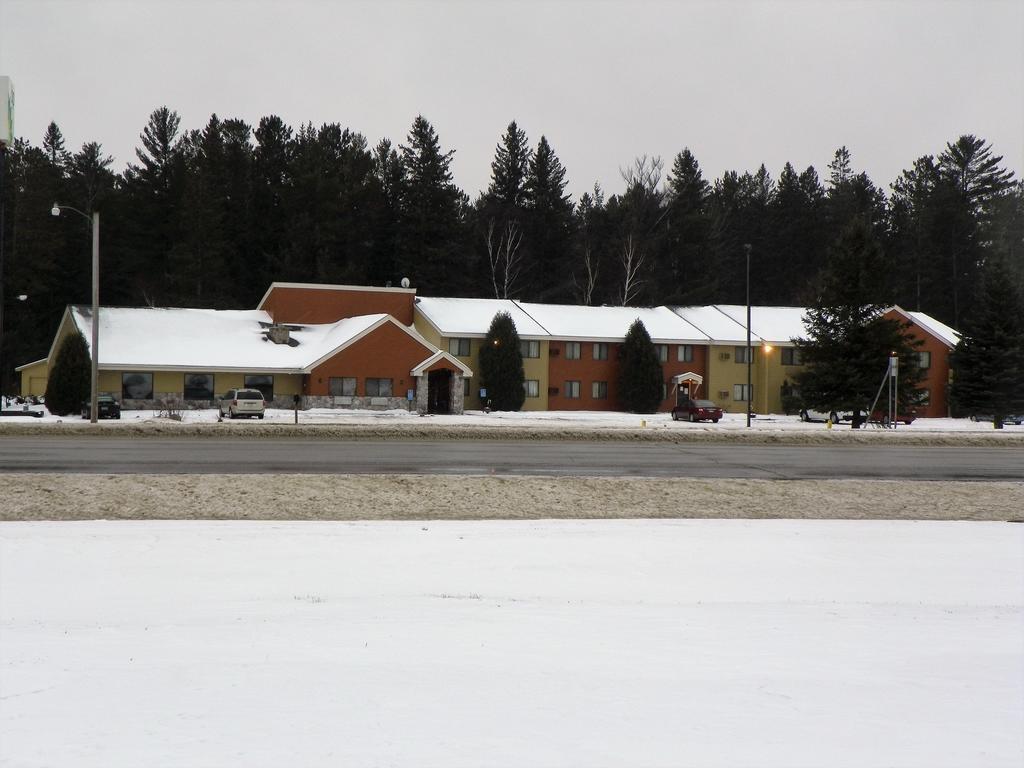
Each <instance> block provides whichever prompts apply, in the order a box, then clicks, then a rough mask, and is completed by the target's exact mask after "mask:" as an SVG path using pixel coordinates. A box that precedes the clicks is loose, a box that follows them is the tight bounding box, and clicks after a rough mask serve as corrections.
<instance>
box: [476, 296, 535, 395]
mask: <svg viewBox="0 0 1024 768" xmlns="http://www.w3.org/2000/svg"><path fill="white" fill-rule="evenodd" d="M480 377H481V382H482V385H483V386H484V387H485V388H486V389H487V399H488V400H490V402H491V408H493V409H494V410H496V411H518V410H519V409H520V408H522V407H523V402H524V401H525V400H526V391H525V389H524V388H523V382H524V381H525V378H526V377H525V375H524V373H523V354H522V350H521V349H520V346H519V334H518V333H517V332H516V324H515V322H513V320H512V316H511V315H510V314H509V313H508V312H499V313H498V314H496V315H495V316H494V319H493V320H492V321H491V327H490V328H489V329H488V330H487V336H486V337H485V338H484V343H483V347H481V349H480Z"/></svg>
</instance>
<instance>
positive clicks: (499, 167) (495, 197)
mask: <svg viewBox="0 0 1024 768" xmlns="http://www.w3.org/2000/svg"><path fill="white" fill-rule="evenodd" d="M532 158H533V152H532V151H531V150H530V147H529V145H528V144H527V139H526V131H524V130H522V129H521V128H520V127H519V126H518V125H516V121H515V120H513V121H512V122H511V123H509V124H508V128H507V129H506V130H505V134H504V135H503V136H502V137H501V143H500V144H498V146H497V148H495V150H494V160H493V161H492V162H491V184H490V186H489V187H488V188H487V194H486V197H487V198H488V200H489V201H492V202H494V203H497V205H498V206H499V207H500V208H502V212H503V213H505V214H506V215H512V214H511V211H519V210H522V208H523V207H524V206H525V205H526V176H527V172H528V170H529V167H530V162H531V160H532Z"/></svg>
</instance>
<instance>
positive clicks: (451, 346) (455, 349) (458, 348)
mask: <svg viewBox="0 0 1024 768" xmlns="http://www.w3.org/2000/svg"><path fill="white" fill-rule="evenodd" d="M448 354H451V355H455V356H456V357H469V339H448Z"/></svg>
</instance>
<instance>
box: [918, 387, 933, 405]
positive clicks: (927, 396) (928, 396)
mask: <svg viewBox="0 0 1024 768" xmlns="http://www.w3.org/2000/svg"><path fill="white" fill-rule="evenodd" d="M915 402H916V403H917V405H931V403H932V391H931V390H930V389H919V390H917V398H916V399H915Z"/></svg>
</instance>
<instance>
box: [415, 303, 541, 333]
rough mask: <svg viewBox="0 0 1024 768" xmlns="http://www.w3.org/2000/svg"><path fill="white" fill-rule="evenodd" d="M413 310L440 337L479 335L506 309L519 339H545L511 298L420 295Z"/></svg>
mask: <svg viewBox="0 0 1024 768" xmlns="http://www.w3.org/2000/svg"><path fill="white" fill-rule="evenodd" d="M416 311H417V312H419V313H420V314H422V315H423V317H424V318H426V319H427V321H428V322H429V323H430V324H431V325H433V326H434V327H435V328H436V329H437V330H438V332H439V333H440V334H441V335H442V336H468V337H479V338H483V337H484V336H486V335H487V329H488V328H490V327H491V321H492V320H494V316H495V315H496V314H498V313H499V312H508V313H509V314H510V315H511V316H512V321H513V322H514V323H515V324H516V332H517V333H518V334H519V337H520V338H522V339H546V338H547V337H548V332H547V331H546V330H545V329H544V328H543V327H541V326H540V325H539V324H538V323H537V321H536V320H534V319H533V318H532V317H530V316H529V315H528V314H526V313H525V312H524V311H523V310H522V309H520V308H519V306H518V305H517V304H516V302H514V301H512V300H511V299H449V298H437V297H430V296H420V297H419V298H418V299H416Z"/></svg>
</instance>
